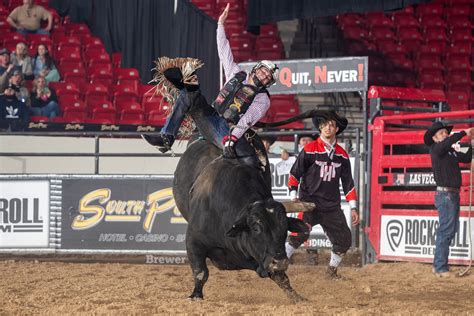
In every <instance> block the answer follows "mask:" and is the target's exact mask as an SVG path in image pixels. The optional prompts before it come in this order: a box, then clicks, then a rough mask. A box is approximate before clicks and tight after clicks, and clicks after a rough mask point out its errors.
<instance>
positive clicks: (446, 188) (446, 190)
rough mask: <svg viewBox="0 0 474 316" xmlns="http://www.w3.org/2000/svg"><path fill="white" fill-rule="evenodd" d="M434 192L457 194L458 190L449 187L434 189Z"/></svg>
mask: <svg viewBox="0 0 474 316" xmlns="http://www.w3.org/2000/svg"><path fill="white" fill-rule="evenodd" d="M436 191H441V192H455V193H459V189H457V188H450V187H436Z"/></svg>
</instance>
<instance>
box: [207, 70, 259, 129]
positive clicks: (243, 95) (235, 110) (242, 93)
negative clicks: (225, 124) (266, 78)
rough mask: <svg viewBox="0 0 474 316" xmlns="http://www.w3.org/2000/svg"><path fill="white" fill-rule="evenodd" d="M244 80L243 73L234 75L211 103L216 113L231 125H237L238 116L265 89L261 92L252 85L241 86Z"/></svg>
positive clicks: (245, 74) (245, 75) (244, 75)
mask: <svg viewBox="0 0 474 316" xmlns="http://www.w3.org/2000/svg"><path fill="white" fill-rule="evenodd" d="M245 78H247V73H246V72H245V71H241V72H238V73H236V74H235V76H234V77H232V78H231V79H230V80H229V81H228V82H227V83H226V84H225V85H224V87H223V88H222V90H221V91H220V92H219V94H218V95H217V98H216V100H215V101H214V102H212V106H213V107H214V109H216V111H217V113H219V114H220V115H222V116H223V117H224V118H225V119H226V120H227V121H229V122H232V123H233V124H237V123H238V122H239V120H240V116H241V115H243V114H245V112H247V110H248V108H249V106H250V104H252V102H253V99H254V98H255V96H256V95H257V94H258V93H260V92H264V91H265V89H263V90H262V89H259V88H257V87H255V86H252V85H247V84H243V83H242V82H243V81H244V80H245Z"/></svg>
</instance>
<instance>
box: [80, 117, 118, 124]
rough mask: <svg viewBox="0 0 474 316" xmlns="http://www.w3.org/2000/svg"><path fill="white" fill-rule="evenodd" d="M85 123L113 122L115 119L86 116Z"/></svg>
mask: <svg viewBox="0 0 474 316" xmlns="http://www.w3.org/2000/svg"><path fill="white" fill-rule="evenodd" d="M84 122H85V123H87V124H105V125H109V124H115V119H114V118H107V117H105V118H87V119H85V121H84Z"/></svg>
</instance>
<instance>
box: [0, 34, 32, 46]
mask: <svg viewBox="0 0 474 316" xmlns="http://www.w3.org/2000/svg"><path fill="white" fill-rule="evenodd" d="M1 41H11V42H16V43H18V42H23V43H26V42H27V41H26V37H25V36H23V35H21V34H20V33H17V32H12V33H9V32H5V33H3V34H2V40H1Z"/></svg>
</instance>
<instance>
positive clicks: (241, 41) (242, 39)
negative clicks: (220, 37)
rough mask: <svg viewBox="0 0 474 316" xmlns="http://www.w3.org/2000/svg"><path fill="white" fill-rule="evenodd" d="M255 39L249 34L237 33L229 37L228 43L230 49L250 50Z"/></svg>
mask: <svg viewBox="0 0 474 316" xmlns="http://www.w3.org/2000/svg"><path fill="white" fill-rule="evenodd" d="M254 42H255V40H254V39H253V38H252V37H251V36H250V35H239V36H235V37H232V38H229V44H230V48H231V49H232V51H235V50H252V49H253V48H254Z"/></svg>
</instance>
